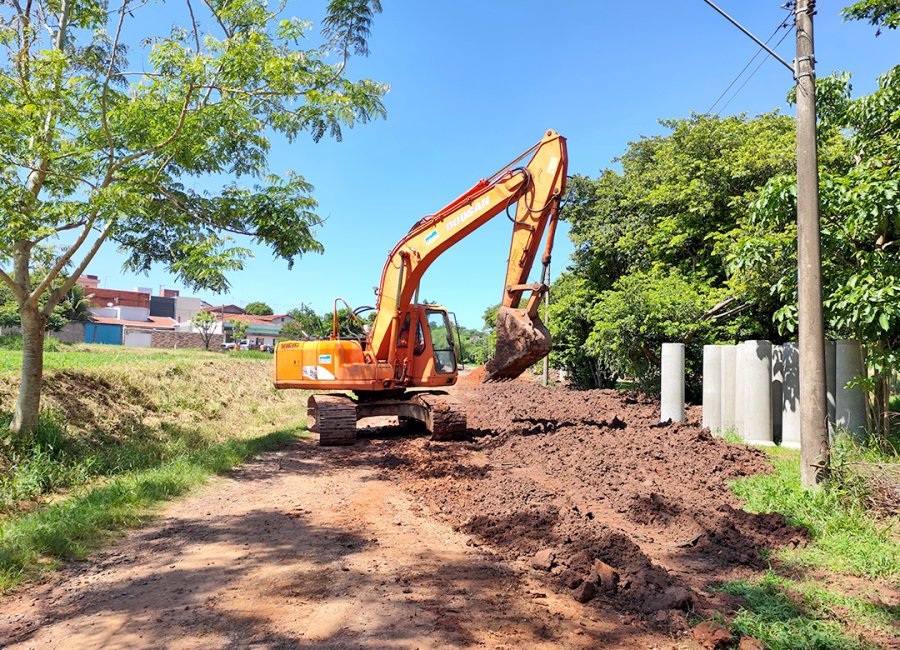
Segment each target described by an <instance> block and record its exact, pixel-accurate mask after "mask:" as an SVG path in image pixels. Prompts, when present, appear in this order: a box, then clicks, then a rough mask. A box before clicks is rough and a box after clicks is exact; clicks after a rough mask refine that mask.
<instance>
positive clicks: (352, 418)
mask: <svg viewBox="0 0 900 650" xmlns="http://www.w3.org/2000/svg"><path fill="white" fill-rule="evenodd" d="M306 413H307V420H308V423H309V430H310V431H312V432H313V433H318V434H319V444H320V445H325V446H330V445H352V444H354V443H355V442H356V404H355V403H354V402H353V400H352V399H350V398H349V397H347V396H346V395H310V396H309V401H308V402H307V411H306Z"/></svg>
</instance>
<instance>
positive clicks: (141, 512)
mask: <svg viewBox="0 0 900 650" xmlns="http://www.w3.org/2000/svg"><path fill="white" fill-rule="evenodd" d="M299 436H300V430H299V429H289V430H282V431H275V432H272V433H269V434H267V435H263V436H259V437H255V438H244V439H231V440H226V441H224V442H219V443H214V444H210V445H208V446H206V447H205V448H203V449H198V450H194V451H191V452H188V453H184V454H181V455H178V456H176V457H175V458H172V459H170V460H168V461H167V462H165V463H163V464H161V465H159V466H157V467H153V468H149V469H141V470H134V471H129V472H126V473H124V474H120V475H117V476H115V477H114V478H112V479H110V480H108V481H106V482H102V483H98V484H96V485H87V486H84V487H83V488H81V489H79V490H77V491H76V493H74V494H72V495H69V496H68V497H67V498H65V499H64V500H62V501H59V502H57V503H54V504H52V505H49V506H47V507H45V508H42V509H40V510H38V511H36V512H33V513H29V514H24V515H19V516H16V517H13V518H10V519H7V520H6V521H4V522H3V523H2V524H0V591H8V590H9V589H11V588H12V587H14V586H15V585H17V584H19V583H21V582H23V581H25V580H29V579H33V578H34V577H36V576H37V575H39V574H40V573H41V572H42V571H45V570H47V569H50V568H53V567H54V566H56V564H57V563H58V562H59V560H65V559H79V558H84V557H85V556H86V555H87V553H88V552H89V551H90V550H91V549H94V548H96V547H98V546H99V545H101V544H102V543H104V542H106V541H108V540H109V539H110V538H111V537H114V536H115V534H116V532H117V531H120V530H122V529H124V528H128V527H133V526H137V525H140V524H141V523H143V522H145V521H146V520H147V519H148V517H150V516H152V514H153V512H154V507H155V506H158V505H159V504H160V503H162V502H163V501H165V500H167V499H171V498H173V497H176V496H179V495H181V494H184V493H185V492H186V491H188V490H189V489H190V488H192V487H194V486H196V485H198V484H200V483H202V482H203V481H204V480H205V479H206V478H207V477H208V476H210V475H211V474H220V473H223V472H226V471H228V470H230V469H232V468H233V467H235V466H236V465H238V464H240V463H241V462H243V461H244V460H246V459H247V458H250V457H252V456H254V455H256V454H259V453H260V452H263V451H266V450H268V449H272V448H274V447H277V446H279V445H283V444H285V443H288V442H291V441H293V440H296V439H298V438H299Z"/></svg>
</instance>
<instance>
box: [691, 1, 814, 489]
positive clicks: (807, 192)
mask: <svg viewBox="0 0 900 650" xmlns="http://www.w3.org/2000/svg"><path fill="white" fill-rule="evenodd" d="M703 1H704V2H705V3H706V4H708V5H709V6H710V7H712V8H713V9H715V10H716V11H717V12H719V14H721V15H722V16H723V17H724V18H725V19H727V20H728V21H729V22H730V23H731V24H733V25H734V26H735V27H737V28H738V29H740V30H741V31H742V32H743V33H744V34H746V35H747V36H749V37H750V38H751V39H752V40H753V42H754V43H756V44H757V45H759V46H760V48H762V49H763V50H765V51H766V52H768V53H769V55H770V56H772V58H774V59H776V60H777V61H778V62H779V63H781V64H782V65H783V66H785V67H786V68H788V69H789V70H791V71H792V72H793V73H794V79H795V80H796V82H797V317H798V321H799V323H798V332H799V341H798V346H797V347H798V353H799V366H800V377H799V383H800V399H799V400H798V401H799V407H800V408H799V410H800V413H799V416H800V417H799V420H800V482H801V484H802V485H803V487H805V488H815V487H817V486H818V484H819V483H820V482H821V481H822V480H823V479H824V478H825V477H826V475H827V472H828V464H829V443H828V421H827V419H828V403H827V398H826V387H825V386H826V384H825V324H824V323H825V318H824V315H823V309H822V244H821V232H820V231H821V229H820V219H819V155H818V150H817V148H816V59H815V55H814V53H813V14H814V13H815V9H816V0H796V2H795V4H794V27H795V30H796V32H797V58H796V60H795V61H794V65H793V66H791V65H790V64H789V63H788V62H787V61H785V60H784V59H782V58H781V57H780V56H778V54H777V53H776V52H774V51H773V50H772V49H771V48H769V47H768V46H767V45H766V44H765V43H763V42H762V41H761V40H759V39H758V38H757V37H756V36H754V35H753V34H751V33H750V32H749V31H748V30H747V29H746V28H745V27H744V26H742V25H741V24H740V23H738V22H737V21H736V20H735V19H734V18H732V17H731V16H729V15H728V14H726V13H725V12H724V11H722V10H721V9H720V8H719V7H717V6H716V4H715V3H714V2H712V0H703ZM723 426H724V424H723Z"/></svg>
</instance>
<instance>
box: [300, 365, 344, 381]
mask: <svg viewBox="0 0 900 650" xmlns="http://www.w3.org/2000/svg"><path fill="white" fill-rule="evenodd" d="M303 378H304V379H312V380H315V381H322V380H327V381H331V380H333V379H336V377H335V376H334V375H333V374H331V372H329V371H328V369H327V368H323V367H322V366H303Z"/></svg>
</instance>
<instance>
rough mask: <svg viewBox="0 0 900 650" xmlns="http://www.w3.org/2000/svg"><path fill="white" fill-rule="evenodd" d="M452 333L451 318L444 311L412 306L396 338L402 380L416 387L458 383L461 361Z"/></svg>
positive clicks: (427, 306)
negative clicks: (459, 363) (459, 360)
mask: <svg viewBox="0 0 900 650" xmlns="http://www.w3.org/2000/svg"><path fill="white" fill-rule="evenodd" d="M411 331H412V332H413V335H412V338H410V336H411V335H410V332H411ZM453 333H454V330H453V327H452V325H451V320H450V314H449V313H448V312H447V310H446V309H444V308H443V307H441V306H439V305H419V304H414V305H410V310H409V311H408V312H407V313H406V316H405V317H404V318H403V323H402V325H401V327H400V333H399V335H398V336H397V362H398V367H400V368H402V370H401V371H400V375H401V377H402V378H403V379H404V380H405V381H406V382H408V383H409V384H411V385H413V386H448V385H450V384H453V383H455V382H456V376H457V369H458V359H457V349H456V339H455V337H454V335H453Z"/></svg>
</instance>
